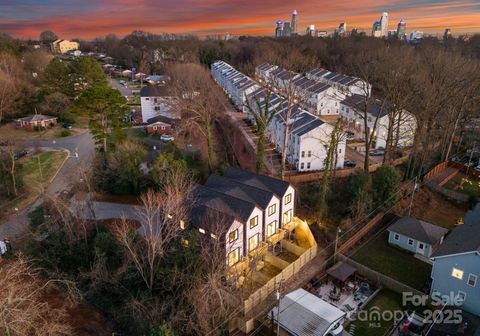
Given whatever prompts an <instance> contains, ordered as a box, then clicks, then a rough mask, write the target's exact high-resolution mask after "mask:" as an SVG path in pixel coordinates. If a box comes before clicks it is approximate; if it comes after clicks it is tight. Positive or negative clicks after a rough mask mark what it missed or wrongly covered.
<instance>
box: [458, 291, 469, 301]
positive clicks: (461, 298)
mask: <svg viewBox="0 0 480 336" xmlns="http://www.w3.org/2000/svg"><path fill="white" fill-rule="evenodd" d="M466 297H467V293H465V292H462V291H458V294H457V300H458V301H460V302H465V299H466ZM458 301H457V302H458Z"/></svg>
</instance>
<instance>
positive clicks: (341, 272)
mask: <svg viewBox="0 0 480 336" xmlns="http://www.w3.org/2000/svg"><path fill="white" fill-rule="evenodd" d="M356 271H357V269H356V268H355V267H353V266H352V265H349V264H347V263H345V262H343V261H341V262H339V263H336V264H335V265H334V266H332V267H330V268H329V269H328V270H327V274H328V275H329V276H331V277H332V278H333V279H335V280H337V281H340V282H341V283H345V282H346V281H347V280H348V279H349V278H350V277H352V276H353V275H355V272H356Z"/></svg>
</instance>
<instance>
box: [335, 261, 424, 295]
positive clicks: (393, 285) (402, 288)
mask: <svg viewBox="0 0 480 336" xmlns="http://www.w3.org/2000/svg"><path fill="white" fill-rule="evenodd" d="M337 257H338V260H342V261H343V262H346V263H347V264H349V265H351V266H353V267H355V269H356V270H357V273H358V274H360V275H361V276H363V277H365V278H368V279H370V280H372V281H374V282H375V283H377V284H379V285H382V286H383V287H386V288H388V289H390V290H392V291H394V292H397V293H413V294H414V295H425V293H422V292H420V291H419V290H417V289H415V288H413V287H410V286H408V285H406V284H404V283H401V282H399V281H397V280H395V279H392V278H390V277H388V276H386V275H385V274H382V273H379V272H377V271H374V270H372V269H371V268H368V267H367V266H365V265H362V264H360V263H358V262H356V261H354V260H352V259H350V258H348V257H346V256H345V255H343V254H339V255H338V256H337Z"/></svg>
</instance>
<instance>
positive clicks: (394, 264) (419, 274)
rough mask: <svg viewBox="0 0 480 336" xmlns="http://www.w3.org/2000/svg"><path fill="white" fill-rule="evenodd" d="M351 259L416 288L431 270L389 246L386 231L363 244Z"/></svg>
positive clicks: (409, 255) (424, 264) (419, 288)
mask: <svg viewBox="0 0 480 336" xmlns="http://www.w3.org/2000/svg"><path fill="white" fill-rule="evenodd" d="M352 259H353V260H355V261H357V262H359V263H361V264H363V265H365V266H367V267H369V268H371V269H373V270H375V271H377V272H379V273H382V274H384V275H386V276H389V277H391V278H393V279H395V280H397V281H400V282H402V283H404V284H406V285H408V286H410V287H413V288H415V289H418V290H421V289H422V287H423V286H424V285H425V283H426V281H427V280H428V279H429V278H430V273H431V271H432V266H431V265H429V264H427V263H425V262H423V261H420V260H418V259H416V258H414V257H413V255H412V254H410V253H408V252H406V251H402V250H400V249H397V248H395V247H392V246H390V245H389V244H388V231H385V232H382V234H380V235H379V236H377V237H376V238H374V239H373V240H372V241H370V242H368V243H367V244H366V245H364V246H363V247H362V248H361V249H360V250H359V251H357V252H356V253H355V255H353V256H352Z"/></svg>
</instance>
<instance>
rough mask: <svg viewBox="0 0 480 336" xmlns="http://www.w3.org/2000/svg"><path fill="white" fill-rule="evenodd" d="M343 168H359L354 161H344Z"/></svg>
mask: <svg viewBox="0 0 480 336" xmlns="http://www.w3.org/2000/svg"><path fill="white" fill-rule="evenodd" d="M343 166H344V167H345V168H355V167H356V166H357V163H356V162H355V161H353V160H345V161H343Z"/></svg>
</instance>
